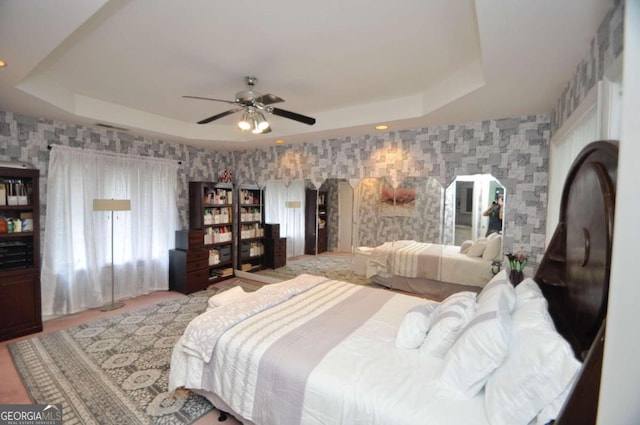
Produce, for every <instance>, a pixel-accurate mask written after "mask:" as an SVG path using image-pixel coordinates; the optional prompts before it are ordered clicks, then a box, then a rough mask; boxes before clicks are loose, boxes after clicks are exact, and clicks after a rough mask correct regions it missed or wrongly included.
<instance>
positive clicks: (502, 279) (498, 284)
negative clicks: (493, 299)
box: [477, 270, 516, 312]
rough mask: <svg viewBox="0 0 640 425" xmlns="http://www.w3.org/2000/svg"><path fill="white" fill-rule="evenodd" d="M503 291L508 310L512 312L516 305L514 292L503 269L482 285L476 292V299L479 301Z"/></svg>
mask: <svg viewBox="0 0 640 425" xmlns="http://www.w3.org/2000/svg"><path fill="white" fill-rule="evenodd" d="M497 293H504V294H505V297H506V299H507V304H508V306H509V312H512V311H513V309H514V308H515V305H516V292H515V289H514V288H513V285H512V284H511V282H509V280H508V279H507V272H506V271H505V270H502V271H500V273H498V274H497V275H495V276H494V277H493V278H492V279H491V280H490V281H489V283H487V284H486V285H484V287H483V288H482V290H481V291H480V293H479V294H478V299H477V301H478V302H479V303H480V302H482V300H483V299H485V298H489V297H490V296H492V294H497Z"/></svg>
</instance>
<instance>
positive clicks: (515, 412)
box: [485, 300, 580, 425]
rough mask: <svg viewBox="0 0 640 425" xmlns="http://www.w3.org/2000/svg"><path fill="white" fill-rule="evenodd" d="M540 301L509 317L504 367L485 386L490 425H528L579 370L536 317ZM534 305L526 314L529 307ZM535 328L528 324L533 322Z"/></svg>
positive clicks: (560, 341)
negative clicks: (509, 341) (509, 332)
mask: <svg viewBox="0 0 640 425" xmlns="http://www.w3.org/2000/svg"><path fill="white" fill-rule="evenodd" d="M543 304H544V303H542V302H541V300H532V301H530V302H528V303H525V304H524V305H525V306H527V307H526V308H527V309H528V311H527V314H523V313H524V311H521V309H518V310H516V311H515V313H514V315H513V332H512V335H511V345H510V347H509V352H508V354H507V357H506V359H505V361H504V363H503V364H502V365H501V366H500V367H498V368H497V369H496V370H495V372H494V373H493V375H491V377H490V378H489V380H488V381H487V384H486V386H485V409H486V412H487V417H488V419H489V422H490V423H491V424H492V425H514V424H528V423H529V422H530V421H531V420H533V419H534V418H535V417H536V415H538V413H539V412H540V411H541V410H542V409H543V408H545V406H547V405H549V404H550V403H552V402H554V400H556V399H557V398H558V397H559V396H561V395H562V394H563V392H564V391H565V390H566V389H567V388H568V387H569V386H570V385H572V382H573V380H574V379H575V376H576V373H577V372H578V370H579V369H580V362H578V361H577V360H576V359H575V357H574V355H573V350H572V349H571V347H570V346H569V344H568V343H567V342H566V341H565V340H564V339H563V338H562V336H561V335H560V334H558V333H557V332H556V331H555V330H554V329H553V328H550V324H549V323H548V322H547V318H546V317H544V316H543V317H538V318H536V317H535V315H536V312H537V313H539V312H540V309H539V306H540V305H543ZM532 305H533V306H536V307H537V308H535V309H530V306H532ZM532 319H533V322H534V323H537V324H538V325H537V326H532V324H531V323H527V321H529V320H532Z"/></svg>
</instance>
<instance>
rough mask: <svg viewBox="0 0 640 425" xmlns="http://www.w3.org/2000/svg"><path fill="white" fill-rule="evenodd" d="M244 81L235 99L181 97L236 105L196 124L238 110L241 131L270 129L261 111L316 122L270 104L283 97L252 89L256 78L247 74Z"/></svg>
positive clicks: (260, 131) (259, 132)
mask: <svg viewBox="0 0 640 425" xmlns="http://www.w3.org/2000/svg"><path fill="white" fill-rule="evenodd" d="M244 82H245V84H246V85H247V90H243V91H240V92H238V93H236V98H235V100H224V99H212V98H210V97H201V96H182V97H184V98H188V99H202V100H212V101H214V102H224V103H229V104H231V105H236V106H237V108H234V109H229V110H228V111H224V112H221V113H219V114H216V115H214V116H211V117H209V118H205V119H203V120H201V121H198V124H208V123H210V122H211V121H215V120H218V119H220V118H224V117H226V116H227V115H231V114H235V113H236V112H240V111H244V113H243V115H242V120H241V121H240V122H239V123H238V126H239V127H240V129H242V130H243V131H246V130H251V132H252V133H256V134H264V133H268V132H270V131H271V128H270V125H269V123H268V122H267V120H266V119H265V118H264V114H263V112H266V113H268V114H273V115H277V116H279V117H283V118H289V119H291V120H294V121H298V122H301V123H304V124H308V125H313V124H315V123H316V119H315V118H311V117H308V116H306V115H301V114H298V113H295V112H291V111H287V110H284V109H280V108H276V107H273V106H271V105H272V104H274V103H279V102H284V99H282V98H280V97H278V96H276V95H273V94H261V93H258V92H256V91H253V87H254V86H255V85H256V83H257V82H258V78H256V77H254V76H252V75H248V76H246V77H244Z"/></svg>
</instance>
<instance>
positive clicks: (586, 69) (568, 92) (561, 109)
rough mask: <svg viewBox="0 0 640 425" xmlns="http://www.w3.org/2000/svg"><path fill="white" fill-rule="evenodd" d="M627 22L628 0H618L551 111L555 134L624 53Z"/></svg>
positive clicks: (552, 130) (552, 126) (552, 132)
mask: <svg viewBox="0 0 640 425" xmlns="http://www.w3.org/2000/svg"><path fill="white" fill-rule="evenodd" d="M623 24H624V2H623V1H622V0H615V1H614V6H613V7H612V8H611V9H610V10H609V12H608V13H607V16H605V17H604V19H603V20H602V22H601V23H600V26H599V27H598V32H597V33H596V35H595V36H594V37H593V39H592V40H591V44H590V46H589V50H588V51H587V52H586V55H585V57H584V58H583V59H582V61H580V63H579V64H578V67H577V69H576V72H575V74H574V75H573V77H572V78H571V79H570V80H569V84H567V87H566V88H565V89H564V91H563V92H562V94H561V95H560V98H559V99H558V102H557V105H556V107H555V109H554V110H553V112H552V113H551V134H552V135H553V134H554V133H555V132H556V130H558V129H559V128H560V127H561V126H562V124H563V123H564V122H565V121H566V120H567V119H568V118H569V117H570V116H571V114H572V113H573V112H574V111H575V110H576V108H577V107H578V105H580V102H582V100H583V99H584V97H585V96H586V95H587V93H589V90H591V88H592V87H593V86H594V85H595V84H596V83H597V82H598V81H600V80H602V78H603V76H604V72H605V69H607V67H608V66H609V65H610V64H611V63H612V62H613V61H614V60H615V59H616V58H617V57H618V56H620V54H621V53H622V50H623V37H622V34H623Z"/></svg>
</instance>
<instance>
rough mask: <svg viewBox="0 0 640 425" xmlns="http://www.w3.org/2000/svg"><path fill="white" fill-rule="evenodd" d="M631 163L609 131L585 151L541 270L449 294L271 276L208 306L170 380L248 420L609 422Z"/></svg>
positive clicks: (495, 424) (260, 423) (490, 424)
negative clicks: (624, 185) (624, 186)
mask: <svg viewBox="0 0 640 425" xmlns="http://www.w3.org/2000/svg"><path fill="white" fill-rule="evenodd" d="M616 164H617V148H616V146H615V145H614V144H611V143H605V142H598V143H595V144H591V145H589V146H588V147H587V148H585V150H584V151H583V153H582V154H581V155H580V156H579V158H578V159H577V160H576V162H575V163H574V165H573V167H572V169H571V171H570V173H569V176H568V178H567V182H566V184H565V189H564V193H563V199H562V207H561V214H560V221H559V225H558V228H557V230H556V232H555V234H554V237H553V240H552V242H551V244H550V246H549V248H548V250H547V251H546V253H545V255H544V258H543V260H542V262H541V265H540V268H539V270H538V272H537V274H536V276H535V280H534V279H531V278H529V279H525V281H524V282H523V283H521V284H520V285H518V286H517V287H515V288H514V287H513V286H511V285H510V284H509V283H508V281H506V279H505V275H506V273H504V271H503V272H501V273H500V274H499V275H498V276H496V277H494V278H493V279H492V280H491V281H490V282H489V283H488V284H487V285H485V286H484V287H483V288H482V290H481V291H480V293H479V294H478V295H476V294H475V293H470V292H461V293H456V294H453V295H451V296H450V297H448V298H447V299H445V300H444V301H443V302H441V303H437V302H434V301H429V300H424V299H421V298H419V297H414V296H409V295H406V294H402V293H395V292H391V291H387V290H383V289H374V288H369V287H363V286H358V285H352V284H349V283H345V282H338V281H331V280H328V279H327V278H324V277H319V276H310V275H303V276H298V277H297V278H295V279H292V280H291V281H286V282H283V283H281V284H275V285H266V286H265V287H263V288H261V289H260V290H259V291H256V292H255V293H252V294H249V295H246V294H240V295H242V296H240V297H238V298H237V299H236V300H234V301H233V302H227V303H225V304H224V305H219V304H217V303H216V302H213V305H212V307H213V308H212V309H211V310H210V311H208V312H207V313H204V314H203V315H201V316H198V317H197V318H196V319H194V321H193V322H192V323H191V324H190V325H189V326H188V327H187V330H186V331H185V333H184V335H183V336H182V338H181V340H180V341H179V342H178V343H177V344H176V346H175V348H174V351H173V356H172V362H171V374H170V380H169V385H170V388H171V389H173V388H177V387H180V386H183V387H186V388H191V389H193V390H194V391H196V392H198V393H200V394H202V395H204V396H205V397H207V398H208V399H209V400H211V402H212V403H213V404H214V405H215V406H216V407H218V408H219V409H221V410H223V411H227V412H230V413H232V414H233V415H234V416H236V417H237V418H238V419H239V420H240V421H242V422H243V423H244V424H245V425H251V424H254V425H270V424H276V423H277V424H278V425H287V424H295V425H298V424H313V425H320V424H322V425H330V424H345V425H346V424H349V425H351V424H367V425H376V424H381V425H382V424H394V425H415V424H421V423H425V424H430V425H437V424H442V425H444V424H446V425H452V424H453V425H455V424H461V425H462V424H464V425H519V424H520V425H528V424H536V425H543V424H546V423H548V422H549V420H551V419H556V424H557V425H561V424H570V423H571V424H573V423H575V424H581V425H589V424H594V423H595V418H596V411H595V410H596V409H597V404H598V403H597V400H598V385H599V377H600V368H601V361H602V345H603V341H604V323H605V318H606V305H607V294H608V284H609V271H610V260H611V238H612V234H613V217H614V214H613V210H614V199H615V173H616ZM212 300H213V299H212ZM213 301H215V300H213ZM227 301H228V300H227ZM547 307H548V308H547ZM556 329H557V330H556ZM487 341H490V342H491V343H489V344H487ZM578 360H584V363H583V364H582V365H581V364H580V363H579V361H578Z"/></svg>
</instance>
